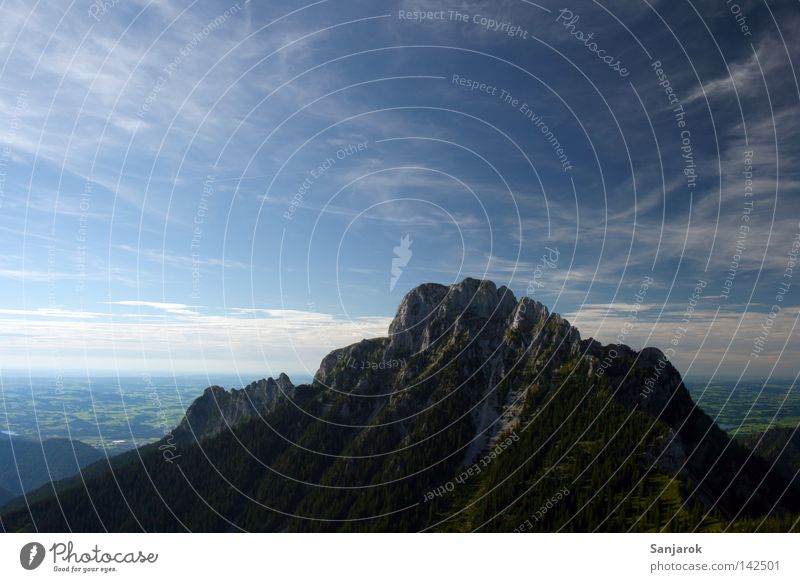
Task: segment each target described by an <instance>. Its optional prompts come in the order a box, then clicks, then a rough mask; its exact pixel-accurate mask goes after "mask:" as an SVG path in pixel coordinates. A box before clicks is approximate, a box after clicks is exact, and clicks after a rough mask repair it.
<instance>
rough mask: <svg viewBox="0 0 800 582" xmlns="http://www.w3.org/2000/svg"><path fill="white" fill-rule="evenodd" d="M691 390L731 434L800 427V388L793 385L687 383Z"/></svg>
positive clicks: (696, 400) (703, 407)
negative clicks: (771, 428)
mask: <svg viewBox="0 0 800 582" xmlns="http://www.w3.org/2000/svg"><path fill="white" fill-rule="evenodd" d="M687 388H688V389H689V392H690V393H691V395H692V398H693V399H694V400H695V402H697V403H698V404H699V405H700V407H701V408H702V409H703V410H705V411H706V413H707V414H708V415H709V416H711V418H713V419H714V420H716V422H717V424H718V425H719V426H720V428H722V429H723V430H725V431H727V432H728V433H730V434H731V435H733V434H736V436H738V437H741V436H747V435H751V434H755V433H760V432H763V431H765V430H767V429H768V428H769V427H771V426H786V427H792V428H794V427H796V426H798V424H800V387H797V386H795V387H792V385H791V384H789V383H770V384H767V385H761V384H753V383H740V384H739V385H738V386H736V385H735V383H712V384H710V385H705V384H693V385H688V384H687Z"/></svg>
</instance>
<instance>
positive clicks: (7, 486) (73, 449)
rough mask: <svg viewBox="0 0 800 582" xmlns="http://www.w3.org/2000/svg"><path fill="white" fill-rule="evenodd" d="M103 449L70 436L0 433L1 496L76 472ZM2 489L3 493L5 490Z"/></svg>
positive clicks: (14, 495)
mask: <svg viewBox="0 0 800 582" xmlns="http://www.w3.org/2000/svg"><path fill="white" fill-rule="evenodd" d="M102 456H103V453H102V452H100V451H98V450H97V449H95V448H94V447H91V446H89V445H86V444H84V443H82V442H79V441H73V440H69V439H45V440H44V441H42V442H39V441H35V440H32V439H27V438H22V437H16V436H9V435H6V434H3V435H2V436H0V498H3V496H4V495H5V496H10V497H7V498H6V499H4V501H3V502H5V501H8V499H10V498H13V497H17V496H18V495H22V493H23V492H27V491H31V490H33V489H36V488H37V487H40V486H42V485H44V484H46V483H49V482H50V481H57V480H60V479H64V478H65V477H69V476H71V475H75V474H76V473H78V470H79V469H80V468H81V467H84V466H86V465H88V464H89V463H92V462H94V461H96V460H98V459H99V458H101V457H102ZM4 492H5V493H4Z"/></svg>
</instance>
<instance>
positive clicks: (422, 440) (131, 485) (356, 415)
mask: <svg viewBox="0 0 800 582" xmlns="http://www.w3.org/2000/svg"><path fill="white" fill-rule="evenodd" d="M279 380H281V382H282V385H279V384H278V382H277V381H273V382H274V383H275V385H276V386H272V384H271V383H270V381H268V380H265V381H262V382H261V383H258V384H259V385H260V386H263V388H259V389H258V390H257V391H256V390H255V389H253V390H251V391H250V392H248V391H247V389H245V390H244V391H235V392H226V391H224V390H222V389H220V388H211V389H209V390H207V391H206V393H205V394H204V395H203V396H202V397H201V398H200V399H199V400H198V401H197V402H196V403H195V404H194V405H193V406H192V408H191V409H190V411H188V412H187V418H186V419H185V420H184V422H182V423H181V427H183V428H181V427H179V428H178V429H176V434H177V435H178V436H179V438H178V439H176V441H177V443H169V442H166V441H165V442H164V443H162V444H161V445H160V446H159V447H158V448H155V447H153V448H151V449H149V450H148V451H146V452H143V453H142V462H141V463H139V462H135V463H130V464H126V465H125V466H121V467H119V468H117V469H115V470H114V473H113V474H112V473H111V472H105V473H102V474H99V475H97V476H95V477H92V478H91V479H89V480H88V481H87V485H86V488H83V487H82V486H81V487H71V488H67V490H65V491H64V493H63V494H62V495H60V497H61V502H62V507H63V508H64V509H63V512H62V510H61V509H60V508H59V507H58V506H57V504H55V503H54V501H53V500H50V499H43V500H41V501H37V502H36V503H34V504H33V505H32V508H31V513H28V511H27V510H26V509H25V510H22V509H16V510H12V511H8V510H7V511H6V512H5V513H4V515H3V523H4V524H5V525H6V527H7V528H9V529H11V530H18V529H19V530H27V529H33V528H38V529H40V530H44V531H61V530H66V529H67V528H72V529H73V530H76V531H97V530H101V529H102V528H107V529H109V530H112V531H136V530H139V529H144V530H147V531H152V530H158V531H185V530H192V531H196V530H203V531H234V530H239V529H243V530H260V531H286V530H302V531H316V530H322V531H327V530H367V531H416V530H445V531H449V530H459V531H471V530H476V529H480V530H488V531H511V530H515V529H516V530H520V529H524V530H526V531H529V530H544V531H554V530H568V531H592V530H595V529H597V530H601V531H627V530H634V531H648V530H660V529H666V530H677V531H685V530H693V529H701V530H715V529H721V528H723V527H726V526H727V525H728V520H730V519H734V518H739V517H741V518H752V517H755V516H760V515H763V514H765V513H767V512H772V513H774V514H778V515H788V513H789V512H795V511H797V510H798V507H797V499H798V497H797V496H796V492H795V491H794V490H792V489H789V490H788V493H787V486H788V483H787V481H786V480H785V479H784V478H782V477H781V476H780V475H777V474H773V473H772V472H771V471H770V469H769V466H768V464H767V463H765V462H764V461H763V460H762V459H758V458H755V457H753V458H751V459H749V460H748V458H747V457H748V454H747V451H746V450H745V449H743V448H741V447H740V446H739V445H738V444H736V443H734V442H732V441H731V440H730V439H728V437H727V436H726V435H725V434H724V433H723V432H722V431H721V430H719V429H718V428H717V427H716V426H715V425H714V424H713V422H712V421H711V420H710V419H709V418H708V416H706V415H705V414H704V413H703V412H702V411H701V410H700V409H698V408H697V407H696V406H695V405H694V403H693V402H692V400H691V398H690V396H689V393H688V392H687V390H686V388H685V387H684V386H683V383H682V381H681V378H680V375H679V374H678V372H677V371H676V370H675V369H674V368H673V367H672V365H671V364H670V363H669V362H668V361H667V360H666V358H665V357H664V355H663V354H662V353H661V352H660V351H659V350H656V349H645V350H643V351H642V352H640V353H637V352H635V351H633V350H631V349H630V348H627V347H625V346H602V345H600V344H599V343H598V342H595V341H593V340H581V338H580V334H579V333H578V331H577V330H576V329H575V328H573V327H572V326H571V325H570V324H569V322H567V321H566V320H564V319H563V318H561V317H560V316H558V315H556V314H550V313H549V311H548V310H547V308H546V307H544V306H543V305H541V304H540V303H537V302H534V301H532V300H530V299H529V298H527V297H523V298H522V299H521V300H519V301H517V299H516V298H515V297H514V295H513V294H512V293H511V292H510V291H509V290H508V289H506V288H505V287H500V288H497V287H496V286H495V285H494V284H493V283H491V282H489V281H478V280H475V279H466V280H464V281H462V282H461V283H458V284H456V285H453V286H450V287H447V286H443V285H436V284H426V285H422V286H420V287H417V288H416V289H413V290H412V291H410V292H409V293H408V294H407V295H406V296H405V297H404V299H403V301H402V302H401V304H400V307H399V309H398V312H397V315H396V317H395V318H394V320H393V322H392V324H391V326H390V329H389V337H388V338H380V339H374V340H364V341H361V342H359V343H357V344H353V345H351V346H348V347H345V348H342V349H339V350H335V351H333V352H331V353H330V354H329V355H328V356H326V357H325V358H324V359H323V361H322V362H321V364H320V367H319V370H318V371H317V373H316V375H315V377H314V381H313V383H312V384H311V385H301V386H297V387H294V386H292V385H291V383H290V382H288V378H284V379H279ZM276 387H277V389H276ZM242 392H244V394H243V393H242ZM189 427H190V428H191V429H192V430H193V431H194V435H195V436H197V437H198V439H197V440H199V443H197V442H195V439H194V438H193V439H191V440H189V439H187V438H186V434H191V430H187V429H188V428H189ZM157 449H161V450H157ZM166 451H169V452H170V454H169V455H165V454H163V453H166ZM748 523H749V522H748ZM748 527H749V526H748Z"/></svg>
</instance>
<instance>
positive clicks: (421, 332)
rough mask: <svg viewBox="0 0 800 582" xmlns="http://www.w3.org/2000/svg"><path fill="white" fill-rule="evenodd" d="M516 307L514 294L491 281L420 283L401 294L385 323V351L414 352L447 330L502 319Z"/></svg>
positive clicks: (477, 327)
mask: <svg viewBox="0 0 800 582" xmlns="http://www.w3.org/2000/svg"><path fill="white" fill-rule="evenodd" d="M516 307H517V300H516V298H515V297H514V293H513V292H512V291H511V290H510V289H508V288H507V287H504V286H502V287H499V288H498V287H497V286H496V285H495V284H494V283H493V282H492V281H487V280H481V279H473V278H466V279H464V280H463V281H461V282H459V283H456V284H454V285H450V286H445V285H438V284H433V283H426V284H423V285H420V286H418V287H415V288H414V289H412V290H411V291H409V292H408V293H407V294H406V295H405V297H403V299H402V301H401V302H400V306H399V307H398V309H397V314H396V315H395V317H394V320H393V321H392V323H391V325H390V326H389V339H390V345H389V353H390V354H392V355H398V354H411V353H416V352H419V351H421V350H425V349H428V348H429V347H431V346H432V345H434V344H435V343H436V342H437V341H439V340H441V339H442V338H443V337H445V336H447V335H449V334H451V333H456V334H457V333H460V332H464V331H466V332H476V331H478V330H480V329H481V328H482V326H485V325H486V323H487V322H489V321H491V322H495V323H496V322H505V321H506V320H507V319H508V318H509V316H510V315H511V314H512V313H513V312H514V310H515V309H516Z"/></svg>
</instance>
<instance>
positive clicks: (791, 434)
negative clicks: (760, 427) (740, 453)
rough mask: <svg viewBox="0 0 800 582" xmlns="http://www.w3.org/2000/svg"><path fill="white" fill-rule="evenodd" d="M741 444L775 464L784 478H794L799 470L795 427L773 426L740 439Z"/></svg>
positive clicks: (798, 437) (799, 437)
mask: <svg viewBox="0 0 800 582" xmlns="http://www.w3.org/2000/svg"><path fill="white" fill-rule="evenodd" d="M742 444H743V445H744V446H745V447H747V448H748V449H750V450H751V451H753V452H754V453H755V454H756V455H758V456H759V457H761V458H762V459H764V460H765V461H767V462H768V463H769V464H770V465H774V466H775V471H777V472H779V473H780V474H781V475H782V476H783V477H784V478H785V479H787V480H790V481H791V480H794V479H795V478H796V476H797V474H798V472H800V431H798V429H797V428H788V427H773V428H770V429H769V430H767V431H765V432H763V433H758V434H754V435H750V436H748V437H747V438H744V439H742Z"/></svg>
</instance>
